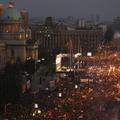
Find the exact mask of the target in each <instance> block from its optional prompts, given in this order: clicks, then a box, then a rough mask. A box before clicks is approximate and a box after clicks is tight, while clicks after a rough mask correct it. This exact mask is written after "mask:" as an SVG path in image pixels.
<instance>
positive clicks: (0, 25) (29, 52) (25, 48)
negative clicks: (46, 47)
mask: <svg viewBox="0 0 120 120" xmlns="http://www.w3.org/2000/svg"><path fill="white" fill-rule="evenodd" d="M22 17H23V15H21V14H20V12H19V11H18V10H17V9H16V8H15V6H14V3H13V2H9V4H8V7H7V8H3V12H2V15H1V16H0V66H3V65H5V64H6V62H10V63H14V62H16V61H17V60H18V59H20V60H21V61H22V62H24V61H25V60H26V59H27V58H28V57H32V58H33V59H37V56H38V46H37V44H36V41H35V40H33V39H32V38H31V30H30V29H29V28H28V26H27V22H26V20H25V22H24V21H23V18H22Z"/></svg>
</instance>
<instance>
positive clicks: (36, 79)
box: [31, 66, 46, 93]
mask: <svg viewBox="0 0 120 120" xmlns="http://www.w3.org/2000/svg"><path fill="white" fill-rule="evenodd" d="M45 69H46V68H45V67H43V66H42V67H40V68H39V69H38V70H37V71H36V72H35V74H34V75H33V80H32V83H31V90H32V93H38V92H39V89H40V88H43V89H44V88H45V85H44V84H42V86H41V85H40V77H42V73H43V72H44V71H45Z"/></svg>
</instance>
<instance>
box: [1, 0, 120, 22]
mask: <svg viewBox="0 0 120 120" xmlns="http://www.w3.org/2000/svg"><path fill="white" fill-rule="evenodd" d="M7 1H8V0H0V2H2V3H7ZM14 1H15V4H16V6H17V8H18V9H22V8H26V9H27V10H29V12H30V16H31V17H35V16H36V17H38V16H40V17H46V16H54V17H67V16H75V17H82V18H86V17H87V18H90V17H92V16H93V15H96V14H99V15H100V17H101V18H102V19H107V20H110V19H112V18H113V17H115V16H119V15H120V0H14Z"/></svg>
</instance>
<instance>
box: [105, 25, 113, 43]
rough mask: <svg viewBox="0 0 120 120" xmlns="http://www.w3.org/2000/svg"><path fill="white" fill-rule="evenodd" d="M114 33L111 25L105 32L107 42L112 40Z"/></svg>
mask: <svg viewBox="0 0 120 120" xmlns="http://www.w3.org/2000/svg"><path fill="white" fill-rule="evenodd" d="M113 34H114V31H113V29H112V28H111V27H109V28H108V29H107V31H106V32H105V34H104V39H105V43H107V42H110V41H111V40H112V38H113Z"/></svg>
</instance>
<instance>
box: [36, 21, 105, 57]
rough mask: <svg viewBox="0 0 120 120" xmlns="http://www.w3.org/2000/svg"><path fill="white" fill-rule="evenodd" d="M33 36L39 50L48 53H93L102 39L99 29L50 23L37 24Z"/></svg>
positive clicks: (84, 54)
mask: <svg viewBox="0 0 120 120" xmlns="http://www.w3.org/2000/svg"><path fill="white" fill-rule="evenodd" d="M34 37H35V39H36V40H38V41H39V45H40V46H39V49H40V52H44V51H48V53H53V54H54V53H57V54H58V53H69V52H70V49H72V52H73V53H78V52H82V55H83V56H86V55H87V52H92V54H93V55H94V54H95V53H96V52H97V48H98V46H99V44H100V42H101V40H102V37H103V33H102V30H101V29H98V28H96V29H90V28H82V29H81V28H80V29H79V28H75V27H69V26H67V25H62V24H56V23H52V24H51V25H47V24H44V25H39V26H38V27H37V29H36V30H35V33H34Z"/></svg>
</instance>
